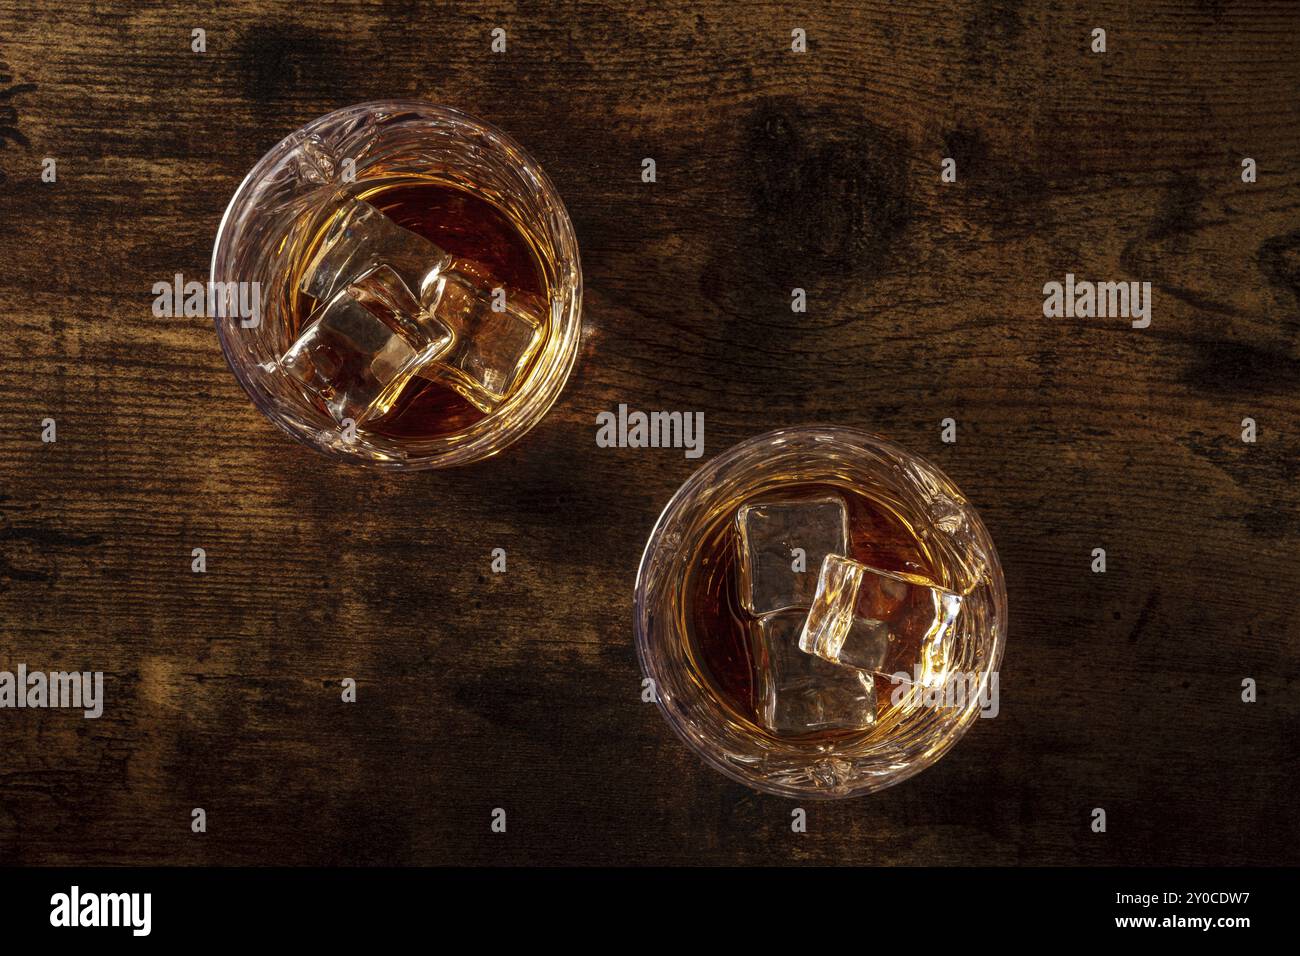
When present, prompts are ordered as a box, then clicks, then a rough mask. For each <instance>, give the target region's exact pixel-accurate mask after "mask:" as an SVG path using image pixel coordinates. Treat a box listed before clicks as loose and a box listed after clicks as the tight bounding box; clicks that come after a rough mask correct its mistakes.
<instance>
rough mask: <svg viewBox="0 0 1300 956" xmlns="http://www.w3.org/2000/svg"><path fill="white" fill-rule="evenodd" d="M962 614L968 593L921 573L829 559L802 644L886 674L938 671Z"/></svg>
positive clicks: (830, 657) (829, 658)
mask: <svg viewBox="0 0 1300 956" xmlns="http://www.w3.org/2000/svg"><path fill="white" fill-rule="evenodd" d="M960 610H961V596H960V595H958V594H955V593H953V592H952V591H946V590H944V589H943V588H940V587H937V586H935V585H934V584H933V583H932V582H930V581H927V580H926V579H925V578H922V577H920V576H917V575H912V574H903V573H898V572H892V571H881V570H878V569H876V568H870V567H867V566H866V565H865V564H861V563H860V562H858V561H854V560H853V559H852V558H846V557H843V556H841V555H838V554H828V555H827V556H826V558H825V560H824V561H823V562H822V566H821V573H820V575H819V576H818V580H817V594H816V596H815V597H814V598H813V602H812V607H811V609H810V610H809V611H808V619H807V623H806V624H805V625H804V628H803V633H802V634H801V635H800V637H799V647H800V648H801V649H802V650H803V651H805V652H807V653H808V654H815V655H816V656H817V657H819V658H822V659H824V660H826V661H830V662H833V663H837V664H847V665H849V666H851V667H859V668H863V669H864V670H870V671H875V672H876V673H880V674H892V673H894V672H897V671H907V672H908V673H919V674H921V675H922V676H921V679H922V681H923V682H924V681H925V679H926V677H925V675H928V674H932V673H934V672H935V671H936V670H937V669H940V668H941V667H942V665H943V662H944V660H945V659H946V657H947V655H946V653H945V644H946V642H947V641H948V639H949V637H950V635H951V634H952V629H953V622H954V621H955V620H956V618H957V614H958V612H959V611H960Z"/></svg>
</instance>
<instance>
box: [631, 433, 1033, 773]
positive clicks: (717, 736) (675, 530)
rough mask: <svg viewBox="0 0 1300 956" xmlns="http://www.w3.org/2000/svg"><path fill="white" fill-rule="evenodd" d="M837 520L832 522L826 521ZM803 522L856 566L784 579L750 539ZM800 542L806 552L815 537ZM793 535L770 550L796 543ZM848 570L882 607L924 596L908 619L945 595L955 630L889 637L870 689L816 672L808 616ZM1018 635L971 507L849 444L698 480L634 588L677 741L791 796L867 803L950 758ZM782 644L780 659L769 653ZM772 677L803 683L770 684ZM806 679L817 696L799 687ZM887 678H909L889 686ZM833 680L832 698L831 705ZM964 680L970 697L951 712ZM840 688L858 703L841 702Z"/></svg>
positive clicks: (760, 445) (776, 457)
mask: <svg viewBox="0 0 1300 956" xmlns="http://www.w3.org/2000/svg"><path fill="white" fill-rule="evenodd" d="M828 508H829V509H830V510H829V514H830V517H829V518H820V517H818V515H819V514H825V513H827V512H828ZM783 509H784V510H783ZM792 516H793V518H792ZM809 516H811V517H809ZM791 520H795V521H808V522H812V521H814V520H816V521H819V522H821V528H822V531H821V532H817V533H822V534H824V535H829V536H830V537H831V538H833V539H838V543H837V544H830V543H828V544H825V545H824V546H823V550H826V552H827V554H828V555H831V552H832V551H834V550H845V551H847V552H849V554H848V555H847V557H846V558H843V559H842V558H839V557H836V556H834V555H831V556H830V557H828V558H827V559H826V560H825V562H824V563H823V562H821V561H820V560H818V561H816V562H814V561H812V560H809V563H808V570H807V571H806V572H805V573H806V574H807V575H810V577H808V578H807V579H805V580H800V579H798V577H797V576H796V575H794V574H793V572H791V573H790V574H787V573H786V570H787V569H785V568H784V566H783V565H781V564H780V563H778V564H777V565H776V566H775V571H776V574H775V576H774V577H773V575H772V573H771V572H772V568H773V566H772V565H771V563H770V561H769V558H770V557H771V549H770V548H768V550H767V551H763V550H762V547H764V546H763V545H762V543H761V540H760V539H759V538H758V537H756V536H758V535H761V534H762V533H764V532H763V530H762V529H763V528H764V527H766V526H771V527H775V528H776V529H777V531H778V532H781V534H785V533H786V532H785V531H783V530H782V529H784V528H786V527H788V526H790V525H789V522H790V521H791ZM746 522H748V524H746ZM754 522H766V525H764V524H762V523H757V524H755V523H754ZM840 522H844V525H843V528H842V529H841V528H840V527H839V523H840ZM742 524H743V526H744V528H745V529H747V530H748V532H749V535H750V536H749V537H746V536H745V532H744V531H742ZM809 527H812V525H811V524H810V525H809ZM755 529H757V530H755ZM800 533H801V534H803V535H804V536H805V538H804V539H803V540H805V543H811V542H812V540H813V539H815V537H816V534H817V533H814V532H813V531H802V532H800ZM781 534H778V535H777V537H776V538H775V539H774V540H781V541H785V542H786V543H788V542H789V541H790V540H793V538H791V537H789V535H786V537H784V538H783V537H781ZM782 547H784V546H782ZM790 553H791V555H800V554H801V553H802V549H800V550H799V551H796V550H793V549H792V550H791V552H790ZM778 558H779V560H780V561H784V560H785V557H783V556H781V555H778ZM799 560H800V558H799V557H796V559H795V562H792V565H791V566H792V567H795V566H797V563H798V561H799ZM763 561H768V565H767V569H766V570H764V569H763V567H762V566H761V562H763ZM845 561H847V562H848V563H853V562H854V561H856V562H861V564H858V565H855V566H857V567H859V568H861V567H863V566H864V565H865V566H869V568H870V569H873V570H868V571H867V577H868V578H869V579H870V580H871V581H874V582H875V586H877V587H878V588H879V587H883V588H884V589H885V590H884V591H878V593H877V594H876V597H877V598H880V597H881V595H882V594H885V593H896V594H898V595H899V598H898V601H899V602H901V601H902V600H903V595H906V594H913V595H919V597H920V600H919V601H916V602H913V605H914V606H913V607H912V610H916V611H918V612H920V613H929V612H927V611H926V608H927V607H928V606H929V605H928V604H927V603H926V602H928V600H929V597H928V596H929V595H945V596H946V597H945V600H946V601H959V602H960V611H959V613H957V614H956V616H955V618H953V619H951V620H950V622H949V624H950V626H947V629H946V630H944V629H942V628H941V627H940V625H939V624H938V623H932V622H930V621H929V620H928V619H918V620H919V623H918V624H917V626H916V627H915V628H913V629H912V630H908V629H907V628H905V627H902V626H900V627H899V628H898V633H899V634H900V635H903V638H904V639H902V640H895V636H894V635H893V634H889V635H887V640H885V641H884V643H883V644H882V645H881V648H882V649H881V651H880V654H881V656H880V657H879V658H878V662H887V663H884V666H883V667H878V668H877V672H876V673H871V672H868V671H863V670H860V669H856V668H848V669H846V668H845V667H844V666H843V665H842V664H831V663H828V662H827V661H824V660H821V659H820V658H818V659H816V660H808V659H806V658H807V655H806V654H805V653H804V651H803V650H801V646H795V644H794V643H793V642H794V641H795V640H796V639H797V638H798V636H799V629H800V626H801V625H802V626H803V627H804V629H805V631H807V630H808V629H810V628H811V626H812V624H813V615H812V613H811V612H810V611H809V610H806V609H805V607H804V606H805V605H810V604H816V602H818V601H821V600H823V598H825V594H824V591H825V590H826V588H825V587H824V586H825V584H826V581H827V577H826V575H827V574H828V573H829V571H828V570H827V569H829V570H830V571H833V570H834V569H835V568H836V567H837V566H838V563H844V562H845ZM815 564H821V565H822V568H821V569H820V573H821V575H822V576H821V577H820V578H819V577H818V575H819V568H818V567H817V566H815ZM748 565H752V566H748ZM782 575H785V577H784V578H782ZM765 576H766V578H770V579H771V580H772V581H773V582H775V583H774V584H771V583H769V584H764V583H763V581H764V579H765ZM795 585H797V587H796V586H795ZM791 588H794V590H791ZM746 589H748V590H746ZM760 589H761V590H762V591H763V594H762V599H763V600H764V601H767V602H768V603H767V605H765V608H773V609H774V610H771V611H770V613H766V614H765V616H763V617H761V618H758V617H756V616H755V614H756V613H758V611H763V610H764V608H758V609H757V610H755V609H753V608H751V607H749V606H748V605H749V604H750V600H749V599H752V596H753V594H755V593H758V591H759V590H760ZM781 589H785V590H786V591H790V592H791V593H788V594H778V593H777V592H778V591H780V590H781ZM738 591H740V592H743V593H742V594H740V596H738V595H737V592H738ZM814 593H815V597H813V595H814ZM864 593H865V591H864ZM831 596H832V597H834V595H833V594H832V595H831ZM787 605H789V606H791V607H787ZM795 605H798V607H793V606H795ZM936 606H937V604H936ZM854 607H857V605H854ZM873 613H877V614H878V616H880V617H882V618H883V617H886V615H885V614H884V613H880V612H873ZM891 613H894V612H891ZM909 613H910V612H909ZM790 615H794V619H793V627H792V628H791V627H787V628H786V633H784V634H782V632H781V627H782V626H783V625H780V624H779V622H781V621H788V620H789V616H790ZM769 619H770V621H769ZM900 619H906V615H903V617H902V618H900ZM855 621H858V623H861V621H860V620H859V619H856V618H855ZM760 622H761V624H760ZM769 623H770V624H771V629H769ZM867 623H869V624H873V625H874V624H876V623H878V622H875V621H867ZM855 626H856V625H855ZM909 627H910V625H909ZM1006 627H1007V595H1006V587H1005V583H1004V581H1003V576H1002V569H1001V565H1000V564H999V561H998V556H997V552H996V550H995V549H994V546H993V542H992V540H991V539H990V537H989V534H988V531H987V529H986V528H985V527H984V524H983V522H982V521H981V520H980V518H979V515H978V514H976V512H975V510H974V508H972V507H971V505H970V503H969V502H968V501H967V500H966V499H965V497H963V496H962V494H961V492H960V491H958V490H957V488H956V487H955V485H954V484H953V483H952V481H951V480H949V479H948V478H947V477H946V476H945V475H944V474H943V473H942V472H941V471H940V470H939V469H938V468H936V467H935V466H934V465H932V464H930V463H928V462H926V461H925V460H923V459H922V458H920V457H919V456H917V455H915V454H912V453H910V452H908V451H907V450H905V449H904V448H902V447H900V446H899V445H897V444H894V443H893V442H890V441H888V440H886V439H884V438H880V437H878V436H875V435H872V434H869V433H867V432H864V431H859V430H856V429H851V428H842V427H819V426H812V427H799V428H789V429H782V430H778V431H774V432H770V433H768V434H765V435H761V436H759V437H756V438H752V439H750V440H748V441H745V442H742V443H741V444H739V445H736V446H734V447H733V448H731V449H729V450H728V451H726V452H724V453H723V454H722V455H720V456H719V457H717V458H715V459H713V460H712V461H710V462H708V463H707V464H706V465H704V466H702V467H701V468H700V469H699V470H697V471H696V472H695V473H694V474H693V475H692V476H691V477H690V478H689V479H688V480H687V481H686V482H685V483H684V484H683V485H682V487H681V488H680V489H679V490H678V491H677V493H676V494H675V495H674V496H673V498H672V500H671V501H669V503H668V505H667V507H666V508H665V509H664V511H663V513H662V514H661V515H660V517H659V520H658V521H657V523H656V524H655V526H654V529H653V531H652V532H651V534H650V538H649V540H648V541H647V543H646V547H645V552H644V555H643V557H642V559H641V565H640V569H639V571H638V573H637V580H636V596H635V632H636V647H637V654H638V657H639V660H640V664H641V668H642V671H643V673H644V674H645V676H646V677H648V678H650V679H651V680H652V681H653V687H654V691H655V695H656V700H657V702H658V705H659V707H660V709H661V711H662V712H663V715H664V717H665V718H666V719H667V721H668V723H669V725H670V726H671V727H672V728H673V730H674V731H675V732H676V733H677V734H678V735H679V736H680V737H681V738H682V739H683V740H685V741H686V743H687V744H688V745H689V746H690V747H691V748H693V749H694V750H695V751H696V752H697V753H698V754H699V755H700V756H701V757H702V758H703V759H704V761H705V763H707V764H708V765H709V766H711V767H713V768H714V769H716V770H719V771H721V772H722V773H723V774H725V775H727V776H728V777H730V778H732V779H733V780H737V781H739V782H741V783H744V784H746V785H748V786H750V787H753V788H755V789H757V790H761V791H764V792H768V793H774V794H781V795H784V796H789V797H812V798H842V797H850V796H855V795H860V794H867V793H871V792H874V791H878V790H881V789H883V788H885V787H889V786H892V785H894V784H896V783H899V782H900V781H902V780H906V779H907V778H908V777H910V776H912V775H913V774H915V773H918V772H919V771H921V770H923V769H924V768H925V767H928V766H929V765H931V764H932V763H934V762H935V761H936V760H938V759H939V758H940V757H941V756H943V755H944V754H945V753H946V752H947V751H948V750H949V749H950V748H952V746H953V745H954V744H956V742H957V740H958V739H959V738H960V737H961V736H962V734H963V733H965V732H966V730H968V729H969V728H970V726H971V724H972V723H973V722H974V721H975V720H976V719H978V717H979V716H980V712H981V704H980V699H981V696H982V695H988V694H989V693H991V692H992V693H995V692H996V686H997V682H996V671H997V667H998V665H999V662H1000V661H1001V658H1002V651H1003V646H1004V644H1005V640H1006ZM927 628H928V630H927ZM909 634H916V635H918V637H917V642H916V644H915V645H912V644H911V643H909V642H910V640H911V638H910V637H908V636H907V635H909ZM940 634H942V637H941V638H940V637H939V636H938V635H940ZM774 635H775V639H780V640H784V641H785V642H786V643H784V644H780V645H774V644H772V643H771V642H772V640H774ZM773 648H776V649H775V650H774V649H773ZM846 650H847V646H846ZM846 657H847V654H846ZM913 661H915V664H916V666H914V667H910V668H909V667H908V664H909V663H910V662H913ZM778 664H780V665H781V667H782V668H784V669H785V671H786V674H787V675H789V674H794V675H795V676H796V677H799V680H795V679H791V678H789V677H788V676H786V677H783V676H782V675H781V674H776V675H775V676H773V673H772V671H774V670H775V669H776V667H777V665H778ZM809 664H815V665H816V667H814V668H812V672H813V673H815V674H816V675H817V676H816V677H815V679H814V680H813V681H812V683H811V684H810V683H809V682H808V681H806V680H803V678H802V676H800V675H803V674H805V673H806V672H807V669H806V667H805V665H809ZM791 665H793V667H795V668H798V669H799V670H797V671H795V670H791V669H790V666H791ZM893 669H897V670H899V671H904V672H907V674H908V679H907V680H900V679H899V678H900V677H901V676H902V675H901V674H890V673H885V672H886V671H891V670H893ZM826 674H829V675H830V677H829V680H830V681H831V682H832V684H834V687H835V688H837V689H835V694H838V695H839V696H838V698H837V697H835V696H834V695H833V694H831V693H830V691H824V688H825V687H829V686H831V685H829V684H827V685H824V684H822V683H820V682H821V681H822V680H823V678H824V677H825V675H826ZM959 679H960V680H961V681H962V682H963V684H962V686H964V687H965V688H966V689H967V690H969V694H966V695H964V699H962V700H960V701H958V700H957V695H956V694H952V695H951V696H949V697H944V694H943V691H944V690H945V689H956V688H957V687H958V686H959V685H958V680H959ZM781 680H785V683H780V681H781ZM845 686H849V687H854V688H857V690H858V693H856V694H851V695H849V697H848V698H845V697H844V695H843V693H842V691H843V688H844V687H845ZM765 688H766V689H765ZM864 688H865V689H864ZM900 689H901V691H902V692H900ZM926 691H929V692H930V693H929V695H928V696H927V694H926ZM929 698H933V700H930V699H929ZM836 700H838V703H836V702H835V701H836ZM950 705H951V706H950ZM834 707H839V708H841V709H843V708H844V707H852V708H853V709H852V710H847V711H844V713H848V714H851V715H853V717H854V718H855V719H854V720H849V721H847V722H845V721H844V720H839V718H837V717H836V716H835V714H833V713H832V709H833V708H834ZM986 709H989V710H991V708H986ZM837 720H838V722H837Z"/></svg>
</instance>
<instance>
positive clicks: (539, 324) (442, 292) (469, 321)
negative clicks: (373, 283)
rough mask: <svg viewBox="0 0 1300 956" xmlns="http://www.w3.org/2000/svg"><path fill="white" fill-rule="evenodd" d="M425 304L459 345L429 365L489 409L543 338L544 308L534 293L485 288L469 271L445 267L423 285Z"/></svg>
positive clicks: (431, 372)
mask: <svg viewBox="0 0 1300 956" xmlns="http://www.w3.org/2000/svg"><path fill="white" fill-rule="evenodd" d="M421 301H422V302H423V303H424V306H425V308H426V309H428V310H429V311H430V312H432V313H433V314H434V315H436V316H437V317H438V318H439V319H440V320H441V321H442V322H444V323H445V324H446V325H447V326H448V327H449V328H450V329H451V330H452V332H453V333H454V334H455V337H456V342H455V345H453V346H452V348H451V349H450V350H449V351H448V352H447V354H446V355H444V356H441V357H440V358H439V360H438V361H437V362H436V363H435V364H433V365H431V366H429V367H428V368H426V369H425V371H424V372H423V375H424V376H425V377H426V378H433V379H439V380H444V381H445V382H446V383H447V384H448V385H450V386H451V387H452V388H454V389H455V390H456V391H458V392H460V393H461V394H462V395H464V396H465V397H466V398H467V399H469V400H470V401H471V402H473V403H474V404H475V405H476V406H478V407H479V408H480V409H482V410H483V411H485V412H490V411H492V410H493V409H494V408H496V407H497V405H499V404H500V403H501V401H502V400H503V399H504V398H505V397H506V396H507V395H509V394H510V392H511V391H512V390H513V389H514V387H515V384H516V382H517V381H518V380H519V376H520V374H521V373H522V372H523V371H524V369H525V368H527V366H528V363H529V361H530V360H531V359H532V357H533V355H534V353H535V352H536V351H537V347H538V346H539V345H541V342H542V332H543V328H544V326H543V322H544V321H545V313H544V311H543V307H542V305H541V303H540V301H539V300H538V299H537V297H536V296H531V295H528V294H526V293H521V292H512V291H509V290H505V289H502V290H501V291H500V293H499V294H497V293H494V292H493V291H492V290H488V289H485V288H484V287H483V286H481V285H479V284H478V283H477V282H476V281H474V280H473V279H471V278H470V277H469V275H468V274H467V273H466V272H463V271H460V270H456V271H451V270H449V271H445V272H443V273H441V274H439V275H438V276H437V277H436V278H435V279H434V280H433V281H431V282H430V283H428V284H427V285H426V286H425V288H424V293H423V295H422V297H421Z"/></svg>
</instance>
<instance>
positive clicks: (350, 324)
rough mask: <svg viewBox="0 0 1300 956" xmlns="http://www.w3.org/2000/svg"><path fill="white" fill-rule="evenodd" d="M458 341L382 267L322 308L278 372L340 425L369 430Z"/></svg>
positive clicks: (347, 287)
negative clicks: (364, 426)
mask: <svg viewBox="0 0 1300 956" xmlns="http://www.w3.org/2000/svg"><path fill="white" fill-rule="evenodd" d="M452 341H453V335H452V332H451V329H449V328H447V326H446V325H444V324H443V323H442V322H440V321H439V320H438V319H437V318H435V317H434V316H431V315H429V314H428V313H427V312H425V311H423V310H422V309H421V308H420V304H419V302H417V301H416V300H415V298H414V297H413V296H412V295H411V292H410V290H408V289H407V287H406V284H405V283H404V282H403V281H402V279H401V278H400V277H399V276H398V274H397V273H396V272H394V271H393V270H392V269H391V268H389V267H388V266H379V267H378V268H375V269H371V270H370V271H369V272H366V273H365V274H364V275H362V276H360V277H358V278H357V279H356V280H355V281H353V282H351V283H349V284H347V285H345V286H343V287H342V288H341V289H339V290H338V291H337V292H336V293H335V294H334V295H333V296H332V297H331V298H330V299H329V300H327V301H326V302H325V303H323V304H322V305H321V306H319V307H318V308H317V309H316V311H315V312H314V313H313V314H312V316H311V318H310V320H309V321H308V324H307V326H306V328H304V329H303V331H302V332H301V333H300V334H299V336H298V338H297V339H296V340H295V341H294V343H293V345H291V346H290V347H289V350H288V351H287V352H285V354H284V355H283V356H282V357H281V359H280V362H279V367H280V368H281V369H282V370H283V371H285V372H286V373H288V374H289V375H290V376H292V377H293V378H294V379H296V380H297V381H298V382H299V383H300V384H301V385H302V386H303V388H305V389H306V390H307V391H308V392H309V393H311V394H313V395H315V396H317V397H318V398H319V399H320V401H321V402H322V403H323V404H324V405H325V407H326V408H327V409H328V410H329V413H330V415H331V416H333V418H334V420H335V421H336V422H338V423H339V424H342V423H343V422H344V420H345V419H351V420H352V421H353V422H355V423H356V424H357V425H362V424H364V423H365V422H367V421H369V420H371V419H374V418H378V417H379V416H381V415H383V414H384V413H385V412H387V411H388V409H389V408H390V407H392V404H393V402H394V401H396V400H397V396H398V395H399V394H400V393H401V391H402V388H403V387H404V386H405V385H406V383H407V382H408V381H410V379H411V377H412V376H413V375H415V374H416V372H418V371H419V370H420V369H421V367H423V366H425V365H427V364H428V363H429V362H431V361H433V360H434V359H435V358H437V357H438V356H439V355H441V354H443V353H444V352H446V351H447V350H448V349H449V348H450V347H451V345H452Z"/></svg>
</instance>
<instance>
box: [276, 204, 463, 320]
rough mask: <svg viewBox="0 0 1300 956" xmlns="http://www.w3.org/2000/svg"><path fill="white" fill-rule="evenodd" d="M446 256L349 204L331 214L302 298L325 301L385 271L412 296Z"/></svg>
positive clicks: (419, 294)
mask: <svg viewBox="0 0 1300 956" xmlns="http://www.w3.org/2000/svg"><path fill="white" fill-rule="evenodd" d="M450 263H451V256H450V255H448V254H447V253H446V252H444V251H443V250H442V249H440V248H439V247H438V246H436V245H434V244H433V243H432V242H430V241H429V240H428V239H425V238H424V237H423V236H421V235H419V234H418V233H415V232H412V231H411V230H409V229H404V228H403V227H401V226H399V225H398V224H397V223H396V222H394V221H393V220H392V219H390V218H388V216H386V215H384V213H383V212H381V211H380V210H379V209H377V208H376V207H374V206H372V205H370V203H368V202H363V201H361V200H358V199H349V200H348V201H347V202H345V203H344V204H343V206H342V207H341V208H340V209H339V210H338V211H337V212H336V213H334V216H333V218H332V219H331V220H330V224H329V226H328V227H327V228H326V230H325V236H324V238H323V239H322V240H321V244H320V248H318V249H317V250H316V254H315V255H314V256H312V259H311V261H310V262H309V263H307V267H306V269H305V270H304V271H303V278H302V282H301V288H302V291H303V292H306V293H307V294H308V295H310V296H312V297H313V298H315V299H317V300H318V301H321V302H323V301H325V300H326V299H329V298H331V297H332V296H333V295H334V294H335V293H336V292H338V290H339V289H341V288H343V287H344V286H346V285H347V284H348V283H350V282H355V281H356V280H357V279H358V278H360V277H361V276H363V275H365V274H366V273H368V272H370V271H371V270H372V269H374V268H375V267H376V266H388V267H389V268H390V269H392V270H393V271H394V272H396V273H397V275H398V276H399V277H400V278H401V280H402V282H403V283H404V284H405V285H406V287H407V288H408V289H410V290H411V292H412V293H413V294H414V295H415V296H416V298H419V299H423V290H424V288H425V287H426V286H427V285H431V284H432V283H434V282H436V281H437V279H438V276H439V275H440V274H441V273H442V270H443V269H445V268H447V266H448V265H449V264H450Z"/></svg>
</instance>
